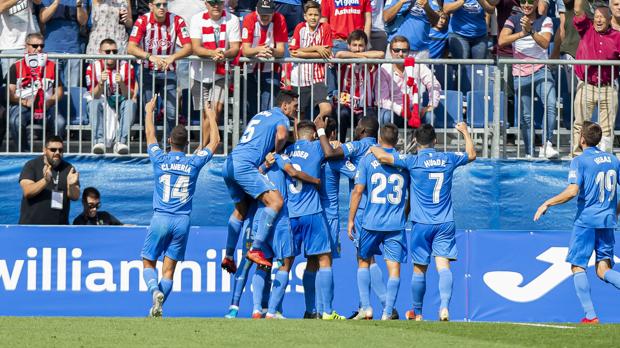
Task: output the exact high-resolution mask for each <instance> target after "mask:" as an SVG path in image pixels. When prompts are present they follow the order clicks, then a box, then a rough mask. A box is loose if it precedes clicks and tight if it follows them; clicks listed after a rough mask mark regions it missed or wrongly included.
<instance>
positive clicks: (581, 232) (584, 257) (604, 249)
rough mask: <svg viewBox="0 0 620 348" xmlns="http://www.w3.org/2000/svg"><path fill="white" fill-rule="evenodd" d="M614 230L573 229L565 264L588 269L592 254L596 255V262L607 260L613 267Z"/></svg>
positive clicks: (577, 227) (575, 227) (578, 227)
mask: <svg viewBox="0 0 620 348" xmlns="http://www.w3.org/2000/svg"><path fill="white" fill-rule="evenodd" d="M614 244H615V238H614V229H613V228H588V227H580V226H574V227H573V234H572V235H571V238H570V246H569V248H568V255H566V262H568V263H570V264H571V265H575V266H579V267H581V268H587V267H588V261H590V257H592V252H595V253H596V262H598V261H601V260H609V261H610V262H611V267H613V266H614Z"/></svg>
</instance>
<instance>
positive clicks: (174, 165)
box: [161, 163, 192, 174]
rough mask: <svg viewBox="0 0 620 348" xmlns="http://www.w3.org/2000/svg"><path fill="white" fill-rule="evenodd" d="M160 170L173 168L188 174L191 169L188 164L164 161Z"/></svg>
mask: <svg viewBox="0 0 620 348" xmlns="http://www.w3.org/2000/svg"><path fill="white" fill-rule="evenodd" d="M161 170H163V171H168V170H175V171H179V172H185V173H187V174H189V173H190V172H191V171H192V167H191V166H188V165H187V164H181V163H170V164H168V163H164V164H162V165H161Z"/></svg>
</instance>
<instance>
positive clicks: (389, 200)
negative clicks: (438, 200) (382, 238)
mask: <svg viewBox="0 0 620 348" xmlns="http://www.w3.org/2000/svg"><path fill="white" fill-rule="evenodd" d="M385 150H386V152H387V153H389V154H392V155H396V156H398V152H397V151H396V150H395V149H393V148H392V149H385ZM355 184H356V185H358V184H361V185H364V186H366V190H365V191H366V195H367V197H368V199H367V200H366V207H365V208H364V219H363V221H364V222H363V223H362V227H364V229H367V230H372V231H386V232H387V231H400V230H402V229H404V228H405V223H406V217H405V204H406V200H407V190H408V186H409V173H408V172H407V171H406V170H404V169H402V168H398V167H393V166H389V165H382V164H381V163H379V161H378V160H377V158H376V157H375V156H374V155H373V154H372V153H369V154H367V155H366V156H364V158H362V160H361V161H360V164H359V166H358V168H357V175H356V176H355Z"/></svg>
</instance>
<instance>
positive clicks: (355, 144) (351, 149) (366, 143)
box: [341, 137, 377, 209]
mask: <svg viewBox="0 0 620 348" xmlns="http://www.w3.org/2000/svg"><path fill="white" fill-rule="evenodd" d="M376 144H377V138H372V137H366V138H362V139H360V140H354V141H350V142H348V143H344V144H342V145H341V147H342V151H343V152H344V157H345V158H346V159H348V160H349V161H351V163H353V165H354V166H355V167H358V166H359V163H360V161H361V160H362V158H363V157H364V155H366V153H367V152H368V149H370V147H371V146H374V145H376ZM349 189H351V190H352V189H353V185H351V184H350V185H349ZM365 206H366V194H365V193H364V194H363V195H362V200H361V202H360V208H359V209H363V207H365Z"/></svg>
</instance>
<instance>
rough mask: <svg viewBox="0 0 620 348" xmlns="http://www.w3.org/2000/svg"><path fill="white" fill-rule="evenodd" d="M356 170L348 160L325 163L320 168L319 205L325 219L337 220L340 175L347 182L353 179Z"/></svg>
mask: <svg viewBox="0 0 620 348" xmlns="http://www.w3.org/2000/svg"><path fill="white" fill-rule="evenodd" d="M356 171H357V169H356V168H355V165H354V164H353V163H351V161H348V160H338V161H325V162H323V165H322V166H321V190H320V191H319V195H320V197H321V205H322V206H323V211H325V215H326V216H327V218H332V219H336V218H338V209H339V204H338V203H339V199H340V197H339V195H338V191H339V189H340V175H341V174H342V175H344V176H345V177H347V178H348V179H349V180H353V178H355V173H356Z"/></svg>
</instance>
